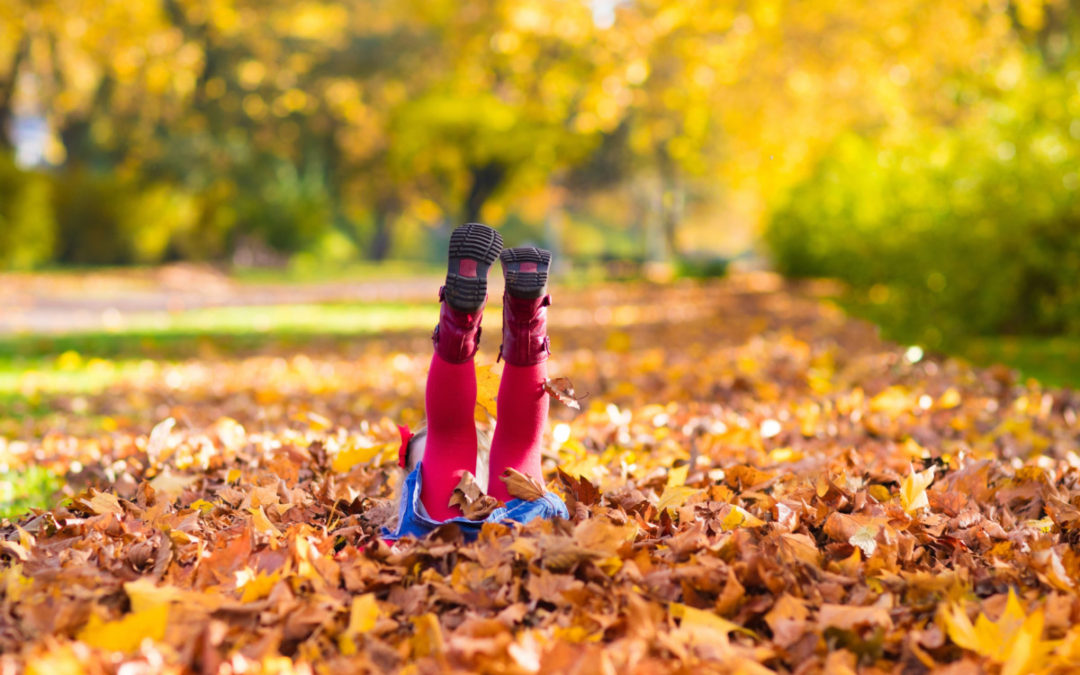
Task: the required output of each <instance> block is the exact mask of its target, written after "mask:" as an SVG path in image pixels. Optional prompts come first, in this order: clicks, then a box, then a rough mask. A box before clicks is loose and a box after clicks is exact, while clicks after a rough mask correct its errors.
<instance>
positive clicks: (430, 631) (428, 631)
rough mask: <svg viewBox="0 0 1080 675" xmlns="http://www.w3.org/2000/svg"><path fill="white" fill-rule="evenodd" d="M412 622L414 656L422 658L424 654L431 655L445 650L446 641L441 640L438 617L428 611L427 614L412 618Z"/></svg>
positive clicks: (440, 627)
mask: <svg viewBox="0 0 1080 675" xmlns="http://www.w3.org/2000/svg"><path fill="white" fill-rule="evenodd" d="M412 623H413V637H412V648H413V656H414V657H416V658H423V657H425V656H433V655H436V654H441V653H442V652H443V651H444V650H445V645H446V643H445V641H444V640H443V634H442V626H440V625H439V618H438V617H437V616H435V615H434V614H432V613H431V612H428V613H427V614H423V615H421V616H418V617H416V618H414V619H413V620H412Z"/></svg>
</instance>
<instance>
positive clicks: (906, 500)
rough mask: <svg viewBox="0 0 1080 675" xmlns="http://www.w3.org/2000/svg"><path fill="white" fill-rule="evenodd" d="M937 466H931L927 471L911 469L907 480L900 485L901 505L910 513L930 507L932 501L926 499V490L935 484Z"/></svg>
mask: <svg viewBox="0 0 1080 675" xmlns="http://www.w3.org/2000/svg"><path fill="white" fill-rule="evenodd" d="M935 470H937V467H936V466H931V467H930V468H929V469H927V470H925V471H915V468H914V467H911V470H910V471H909V473H908V475H907V477H906V478H904V480H903V482H902V483H901V484H900V504H901V505H902V506H903V507H904V510H905V511H907V512H908V513H913V512H915V511H918V510H919V509H924V508H927V507H929V506H930V500H929V499H927V498H926V488H928V487H930V484H931V483H933V482H934V471H935Z"/></svg>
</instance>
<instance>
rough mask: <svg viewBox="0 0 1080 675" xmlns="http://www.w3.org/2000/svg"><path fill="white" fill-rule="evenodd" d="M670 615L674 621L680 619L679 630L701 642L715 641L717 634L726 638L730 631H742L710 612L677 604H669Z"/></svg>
mask: <svg viewBox="0 0 1080 675" xmlns="http://www.w3.org/2000/svg"><path fill="white" fill-rule="evenodd" d="M671 615H672V616H673V617H675V618H676V619H682V623H681V624H680V628H682V629H683V630H684V631H685V632H687V633H689V634H691V635H692V636H694V638H696V639H698V640H700V641H702V642H706V641H709V640H711V639H715V638H716V635H717V634H721V635H724V636H726V635H727V634H728V633H730V632H732V631H741V630H743V628H742V627H741V626H739V625H738V624H736V623H732V622H731V621H728V620H727V619H724V618H722V617H719V616H717V615H716V614H713V613H712V612H706V611H704V610H701V609H694V608H693V607H689V606H687V605H684V604H682V603H678V602H674V603H672V604H671Z"/></svg>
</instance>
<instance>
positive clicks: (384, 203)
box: [367, 197, 400, 261]
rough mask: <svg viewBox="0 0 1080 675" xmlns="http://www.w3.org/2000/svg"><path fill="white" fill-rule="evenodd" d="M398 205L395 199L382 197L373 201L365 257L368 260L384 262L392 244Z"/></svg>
mask: <svg viewBox="0 0 1080 675" xmlns="http://www.w3.org/2000/svg"><path fill="white" fill-rule="evenodd" d="M399 208H400V204H399V202H398V200H397V198H396V197H383V198H380V199H377V200H376V201H375V214H374V221H375V222H374V225H375V231H374V232H372V233H371V243H370V244H369V245H368V251H367V257H368V259H370V260H374V261H382V260H386V258H387V256H389V255H390V249H391V246H392V245H393V243H394V236H393V235H394V232H393V221H394V216H395V215H397V212H398V209H399Z"/></svg>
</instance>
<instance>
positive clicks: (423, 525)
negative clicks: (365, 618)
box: [382, 464, 570, 541]
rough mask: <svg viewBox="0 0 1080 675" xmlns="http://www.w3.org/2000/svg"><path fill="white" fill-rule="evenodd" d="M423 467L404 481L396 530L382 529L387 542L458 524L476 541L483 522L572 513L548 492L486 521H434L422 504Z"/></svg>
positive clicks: (467, 537) (468, 538)
mask: <svg viewBox="0 0 1080 675" xmlns="http://www.w3.org/2000/svg"><path fill="white" fill-rule="evenodd" d="M422 467H423V464H418V465H417V467H416V468H415V469H413V470H412V472H411V473H410V474H409V475H408V476H407V477H406V478H405V485H403V486H402V488H401V489H402V494H401V503H400V506H399V509H398V525H397V530H393V531H392V530H389V529H387V528H385V527H384V528H383V530H382V536H383V537H384V538H386V539H400V538H401V537H404V536H406V535H411V536H413V537H416V538H418V539H419V538H420V537H423V536H424V535H426V534H428V533H429V532H431V531H432V530H434V529H435V528H436V527H438V526H440V525H442V524H443V523H457V525H458V527H460V528H461V531H462V532H463V533H464V535H465V540H466V541H473V540H475V539H476V538H477V537H478V536H479V535H480V528H482V527H483V526H484V523H505V522H509V521H512V522H515V523H527V522H529V521H531V520H535V519H537V518H555V517H559V518H569V517H570V512H569V511H567V510H566V504H564V503H563V500H562V499H561V498H560V497H559V495H557V494H555V493H554V492H548V493H546V494H545V495H544V496H543V497H541V498H540V499H537V500H535V501H531V502H530V501H525V500H524V499H511V500H510V501H509V502H507V503H506V506H500V507H499V508H497V509H495V510H494V511H492V512H491V514H490V515H488V517H487V518H485V519H483V520H469V519H468V518H465V517H461V516H459V517H457V518H450V519H449V520H443V521H440V520H433V519H432V518H431V517H429V516H428V515H427V513H426V512H425V511H424V507H423V503H422V502H421V501H420V486H421V475H420V469H421V468H422Z"/></svg>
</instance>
